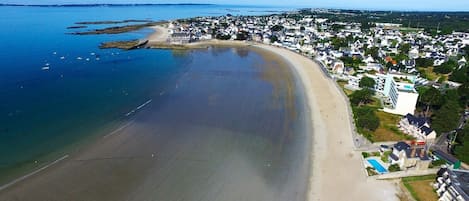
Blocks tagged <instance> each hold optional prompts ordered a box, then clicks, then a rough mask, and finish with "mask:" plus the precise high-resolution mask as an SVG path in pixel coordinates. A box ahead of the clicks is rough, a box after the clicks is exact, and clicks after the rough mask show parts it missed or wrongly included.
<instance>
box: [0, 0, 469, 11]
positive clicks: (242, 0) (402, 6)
mask: <svg viewBox="0 0 469 201" xmlns="http://www.w3.org/2000/svg"><path fill="white" fill-rule="evenodd" d="M0 3H13V4H80V3H81V4H89V3H210V4H230V5H272V6H286V7H294V8H298V7H308V8H310V7H311V8H344V9H365V10H402V11H469V0H446V1H445V0H0Z"/></svg>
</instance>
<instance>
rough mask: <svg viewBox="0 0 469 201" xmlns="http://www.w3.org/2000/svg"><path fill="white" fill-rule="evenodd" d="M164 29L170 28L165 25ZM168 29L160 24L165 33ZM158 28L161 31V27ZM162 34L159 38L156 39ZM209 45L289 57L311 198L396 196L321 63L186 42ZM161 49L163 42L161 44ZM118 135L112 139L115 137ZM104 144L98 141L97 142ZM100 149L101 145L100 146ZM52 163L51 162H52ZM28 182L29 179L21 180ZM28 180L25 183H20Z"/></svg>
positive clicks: (234, 43) (239, 43) (263, 47)
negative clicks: (357, 141) (304, 132)
mask: <svg viewBox="0 0 469 201" xmlns="http://www.w3.org/2000/svg"><path fill="white" fill-rule="evenodd" d="M163 30H164V29H163ZM161 31H162V29H159V32H160V33H161ZM156 32H158V30H157V31H156ZM152 36H153V37H157V40H155V38H153V40H152ZM152 36H150V37H149V38H148V39H149V46H150V47H151V45H154V44H158V43H160V42H161V40H165V37H167V35H166V36H163V37H162V36H161V35H159V34H158V33H155V34H152ZM209 46H223V47H243V46H250V47H253V48H256V49H258V50H260V51H265V52H267V53H272V54H274V55H277V56H279V57H280V58H282V59H284V60H285V61H286V62H287V63H288V64H290V65H289V66H290V67H291V69H292V70H293V71H294V72H295V75H296V76H295V77H297V78H299V79H300V83H301V84H302V85H303V87H302V88H303V89H304V95H305V98H306V105H307V107H308V108H309V111H308V115H309V116H310V120H311V123H310V126H309V127H310V129H311V131H312V133H314V135H313V136H312V138H311V139H312V141H311V147H312V150H311V153H309V157H310V159H309V160H310V161H311V167H310V176H309V178H308V181H309V182H308V185H309V186H308V192H307V200H396V199H397V198H396V196H395V195H396V191H397V190H396V189H395V186H394V185H393V184H391V183H390V182H386V181H375V180H369V179H367V177H366V175H365V173H364V171H363V170H362V165H361V160H360V153H359V152H355V151H354V150H353V149H354V147H353V139H352V128H353V127H352V126H353V125H350V122H351V121H350V119H351V118H352V117H350V116H349V113H348V112H347V107H348V103H347V102H346V100H345V99H344V98H343V96H342V94H341V93H340V91H339V90H338V88H337V87H335V86H334V84H335V83H334V82H333V81H332V80H330V79H328V78H327V77H326V76H325V75H324V74H323V72H322V71H321V70H320V68H319V66H318V65H317V64H316V63H315V62H314V61H312V60H311V59H308V58H306V57H304V56H302V55H299V54H297V53H294V52H292V51H289V50H286V49H283V48H279V47H273V46H270V45H265V44H257V43H248V42H242V41H218V40H210V41H204V42H198V43H193V44H189V45H186V46H185V47H186V48H188V49H191V48H206V47H209ZM157 48H158V47H157ZM128 137H129V136H117V137H116V136H112V137H110V138H109V139H106V140H107V141H108V143H109V141H110V143H119V141H122V140H123V139H127V138H128ZM111 138H112V139H111ZM99 143H103V141H101V140H100V141H98V142H97V144H99ZM95 149H99V148H95ZM67 161H69V160H64V161H60V162H57V164H55V162H54V163H51V164H50V165H48V166H47V169H45V170H43V171H42V170H41V172H38V173H37V175H36V174H35V173H34V175H28V176H31V177H35V176H45V174H47V173H48V172H51V171H54V170H55V169H56V168H57V167H64V166H69V165H70V164H67ZM49 166H50V167H49ZM23 182H28V180H23V181H21V182H19V183H23ZM19 185H22V184H19Z"/></svg>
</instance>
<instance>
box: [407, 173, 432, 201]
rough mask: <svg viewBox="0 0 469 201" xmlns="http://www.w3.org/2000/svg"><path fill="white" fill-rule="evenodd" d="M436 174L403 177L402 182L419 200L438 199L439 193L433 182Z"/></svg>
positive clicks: (430, 200) (429, 200)
mask: <svg viewBox="0 0 469 201" xmlns="http://www.w3.org/2000/svg"><path fill="white" fill-rule="evenodd" d="M435 178H436V175H426V176H417V177H405V178H402V183H403V184H404V186H405V187H406V188H407V190H408V191H409V192H410V194H411V195H412V197H414V199H415V200H417V201H432V200H438V195H437V194H436V192H435V191H434V190H433V187H432V186H431V184H432V183H433V182H434V181H435Z"/></svg>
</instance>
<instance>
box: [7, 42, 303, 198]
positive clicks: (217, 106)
mask: <svg viewBox="0 0 469 201" xmlns="http://www.w3.org/2000/svg"><path fill="white" fill-rule="evenodd" d="M240 48H241V47H240ZM231 51H233V52H231ZM259 51H260V49H256V50H252V49H242V50H240V49H238V48H220V49H206V50H197V51H195V52H181V53H178V54H181V55H180V56H181V57H184V58H185V59H187V60H189V61H188V62H189V63H190V64H189V65H188V66H187V69H183V70H182V71H183V72H181V74H180V75H179V76H180V77H179V78H177V79H176V80H177V82H176V83H175V85H174V86H173V88H172V89H168V91H164V92H156V94H157V95H156V96H158V97H154V98H153V101H151V103H149V104H147V105H146V106H145V107H144V108H143V109H141V110H140V111H138V112H137V113H136V114H135V115H134V116H132V117H131V118H130V119H129V120H127V121H125V122H123V123H122V125H123V127H120V128H117V129H116V131H115V132H111V133H109V134H108V135H103V137H102V138H100V139H99V140H97V141H96V142H94V143H92V144H91V145H89V146H87V147H84V148H83V149H82V150H81V151H79V152H76V153H71V154H70V155H69V157H68V158H67V159H64V160H63V161H61V162H59V163H57V164H54V165H51V166H50V167H48V168H46V169H44V170H42V171H40V172H38V173H37V174H34V175H32V176H30V177H28V178H27V179H25V180H23V181H19V182H17V183H16V184H14V185H12V186H10V187H9V188H6V189H4V190H2V191H0V200H269V201H271V200H279V201H282V200H304V199H305V196H306V192H307V185H306V184H307V178H308V175H309V173H308V168H309V159H308V154H309V144H308V142H310V141H311V140H310V139H309V138H310V136H309V135H308V134H309V133H310V132H308V131H307V130H305V129H307V127H305V126H304V124H303V123H305V122H307V121H308V120H307V118H305V116H306V113H303V112H302V108H303V107H302V104H303V103H302V102H301V100H302V98H301V97H302V95H301V93H300V92H301V91H295V90H292V89H291V88H292V87H293V86H294V85H295V83H294V84H291V82H292V81H294V80H295V79H292V77H291V76H292V74H291V72H290V71H289V70H285V69H288V67H287V66H283V64H281V62H280V61H279V60H278V59H276V58H272V57H273V55H272V54H271V53H269V52H264V53H260V52H259ZM255 52H257V56H255V55H254V56H253V54H254V53H255ZM233 53H234V54H233ZM210 54H212V55H214V56H210ZM232 55H238V57H240V58H242V59H246V60H250V62H254V63H256V64H255V65H251V66H243V65H240V64H241V63H240V62H239V61H240V60H238V59H237V58H238V57H233V56H232ZM260 57H264V59H263V60H264V61H262V60H259V58H260ZM267 58H270V59H267ZM220 60H222V61H224V62H223V63H222V64H220V62H219V61H220ZM284 77H288V79H287V80H284V81H281V80H283V78H284ZM273 81H275V82H273ZM286 83H290V84H286ZM159 96H161V97H159ZM292 96H293V98H292ZM296 97H298V98H296ZM297 99H298V100H297ZM297 101H298V102H297ZM293 102H294V103H293Z"/></svg>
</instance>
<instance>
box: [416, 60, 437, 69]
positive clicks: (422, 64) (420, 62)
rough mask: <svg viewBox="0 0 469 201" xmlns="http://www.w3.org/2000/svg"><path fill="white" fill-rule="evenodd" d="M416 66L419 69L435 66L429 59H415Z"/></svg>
mask: <svg viewBox="0 0 469 201" xmlns="http://www.w3.org/2000/svg"><path fill="white" fill-rule="evenodd" d="M415 65H416V66H417V67H424V68H427V67H430V66H433V59H429V58H417V59H415Z"/></svg>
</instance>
